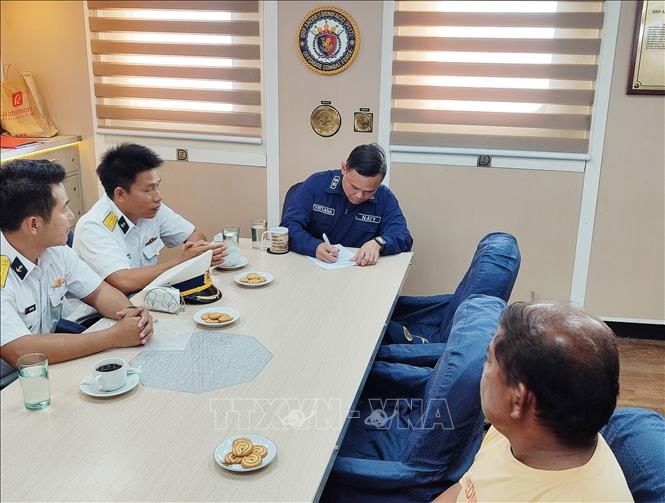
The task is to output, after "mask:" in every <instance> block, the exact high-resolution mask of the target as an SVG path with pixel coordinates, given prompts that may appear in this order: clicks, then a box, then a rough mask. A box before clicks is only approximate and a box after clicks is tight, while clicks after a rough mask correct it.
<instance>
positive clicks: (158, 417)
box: [0, 239, 412, 501]
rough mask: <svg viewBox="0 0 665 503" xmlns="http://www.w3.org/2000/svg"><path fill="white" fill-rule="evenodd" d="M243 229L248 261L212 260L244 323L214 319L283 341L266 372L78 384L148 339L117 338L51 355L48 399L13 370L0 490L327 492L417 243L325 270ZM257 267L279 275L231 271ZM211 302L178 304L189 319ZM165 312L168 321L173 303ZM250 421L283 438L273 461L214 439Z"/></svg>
mask: <svg viewBox="0 0 665 503" xmlns="http://www.w3.org/2000/svg"><path fill="white" fill-rule="evenodd" d="M241 241H242V242H241V248H242V249H243V255H244V256H246V257H247V258H248V259H249V264H248V265H247V266H245V267H244V268H242V269H238V270H235V271H218V270H213V273H212V275H213V279H214V282H215V284H216V285H217V287H218V288H220V289H221V290H222V293H223V298H222V299H221V300H220V301H219V302H217V303H216V304H210V305H209V306H214V305H220V306H231V307H234V308H236V309H238V310H239V311H240V313H241V316H240V319H239V320H238V322H237V323H235V324H232V325H230V326H228V327H225V328H219V329H216V330H219V331H222V332H225V333H232V334H239V335H251V336H254V337H255V338H256V339H257V340H258V341H260V342H261V344H263V346H265V348H266V349H267V350H268V351H270V352H271V353H272V355H273V356H272V359H271V360H270V361H269V362H268V364H267V365H266V366H265V367H264V368H263V370H262V371H261V372H260V373H259V374H258V376H257V377H256V378H255V379H254V380H252V381H250V382H246V383H242V384H239V385H235V386H231V387H226V388H221V389H216V390H213V391H209V392H206V393H201V394H190V393H183V392H177V391H172V390H167V389H158V388H149V387H145V386H143V385H142V384H139V385H138V386H137V387H136V388H134V389H133V390H132V391H130V392H128V393H125V394H123V395H119V396H116V397H112V398H92V397H89V396H87V395H85V394H84V393H83V392H81V391H80V390H79V383H80V382H81V380H82V379H83V378H84V377H85V376H86V375H88V374H89V373H90V367H91V365H92V364H93V363H94V362H95V361H96V360H98V359H100V358H103V357H106V356H109V355H113V356H119V357H122V358H125V359H127V360H129V359H131V358H133V357H134V356H136V355H137V354H138V353H139V352H140V351H141V350H142V348H127V349H117V350H112V351H106V352H104V353H98V354H96V355H91V356H89V357H85V358H81V359H78V360H74V361H70V362H64V363H59V364H55V365H51V366H50V370H49V375H50V384H51V405H50V406H49V407H47V408H46V409H44V410H42V411H37V412H31V411H27V410H26V409H25V408H24V407H23V400H22V394H21V389H20V385H19V382H18V381H16V382H14V383H13V384H11V385H10V386H8V387H6V388H5V389H4V390H3V391H2V395H1V397H2V400H1V401H0V405H1V411H2V416H1V419H2V442H1V463H0V464H1V477H0V479H1V489H0V494H1V499H2V501H25V500H30V501H54V500H56V501H73V500H77V501H313V500H316V499H317V498H318V496H319V495H320V491H321V489H322V487H323V485H324V484H325V480H326V478H327V475H328V473H329V470H330V467H331V466H332V463H333V461H334V458H335V454H336V449H337V447H338V444H339V442H340V441H341V438H342V436H343V432H344V428H345V425H346V420H347V417H348V413H349V411H350V410H352V408H353V406H354V404H355V401H356V399H357V395H358V393H359V390H360V389H361V387H362V384H363V383H364V380H365V377H366V373H367V371H368V368H369V366H370V364H371V361H372V359H373V356H374V354H375V352H376V349H377V348H378V344H379V342H380V338H381V335H382V333H383V330H384V326H385V324H386V323H387V319H388V318H389V317H390V314H391V312H392V308H393V306H394V302H395V300H396V298H397V295H398V293H399V290H400V288H401V286H402V284H403V282H404V279H405V277H406V273H407V271H408V268H409V265H410V263H411V260H412V254H411V253H403V254H400V255H395V256H391V257H382V258H381V259H380V260H379V263H378V264H377V265H375V266H372V267H364V268H361V267H352V268H347V269H339V270H330V271H327V270H323V269H321V268H319V267H317V266H315V265H314V264H312V263H311V262H310V261H309V260H308V259H306V258H305V257H303V256H300V255H297V254H295V253H293V252H289V253H287V254H285V255H270V254H268V253H267V252H265V251H260V250H253V249H251V246H250V242H249V240H246V239H243V240H241ZM250 270H260V271H267V272H270V273H271V274H273V276H274V278H275V279H274V281H273V283H271V284H269V285H266V286H264V287H262V288H244V287H240V286H238V285H236V284H235V283H234V282H233V277H234V276H235V274H237V273H238V272H247V271H250ZM201 307H205V306H188V307H187V310H186V312H185V313H181V314H179V315H177V316H178V318H179V319H182V318H183V317H186V318H189V319H191V315H192V314H193V313H194V312H196V311H197V310H198V309H200V308H201ZM154 314H155V318H157V319H159V321H158V324H157V325H159V324H162V323H168V320H169V319H173V317H174V316H176V315H169V314H161V313H154ZM195 326H196V324H195V323H194V321H193V320H192V324H191V328H192V330H194V329H195ZM291 410H296V411H297V412H296V413H297V414H300V416H293V415H292V416H291V418H293V417H296V418H298V417H300V418H301V419H305V418H306V421H303V422H302V423H301V424H300V425H298V421H296V422H295V423H293V422H291V423H290V424H289V425H288V426H285V425H284V422H283V420H284V418H286V416H287V415H288V414H289V411H291ZM298 411H299V412H298ZM301 413H302V414H301ZM292 414H293V413H292ZM243 433H244V434H257V435H262V436H264V437H268V438H270V439H271V440H272V441H273V442H275V444H276V445H277V457H276V458H275V460H274V462H273V463H272V464H270V465H269V466H267V467H265V468H263V469H261V470H258V471H255V472H251V473H231V472H229V471H227V470H224V469H223V468H221V467H219V466H218V465H217V464H216V463H215V461H214V460H213V450H214V449H215V447H216V446H217V445H218V444H219V443H220V442H222V441H223V440H224V439H226V438H228V437H229V436H232V435H236V434H243Z"/></svg>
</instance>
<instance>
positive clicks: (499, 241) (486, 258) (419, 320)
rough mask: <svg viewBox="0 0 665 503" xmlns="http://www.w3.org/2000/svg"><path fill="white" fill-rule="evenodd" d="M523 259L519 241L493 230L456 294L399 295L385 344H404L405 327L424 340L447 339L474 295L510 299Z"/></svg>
mask: <svg viewBox="0 0 665 503" xmlns="http://www.w3.org/2000/svg"><path fill="white" fill-rule="evenodd" d="M520 262H521V255H520V249H519V246H518V245H517V240H516V239H515V237H514V236H512V235H511V234H507V233H505V232H493V233H490V234H488V235H487V236H485V237H484V238H483V239H481V240H480V243H478V248H477V249H476V253H475V254H474V256H473V259H472V260H471V265H470V266H469V269H468V270H467V272H466V274H465V275H464V278H462V281H461V282H460V284H459V285H458V286H457V289H456V290H455V293H452V294H444V295H432V296H424V297H404V296H403V297H400V298H399V299H398V300H397V304H396V306H395V311H394V312H393V316H392V318H391V321H390V322H389V324H388V327H387V329H386V334H385V336H384V339H383V343H384V344H405V343H407V342H408V341H407V340H406V339H405V336H404V329H403V327H406V328H407V329H408V330H409V332H411V333H412V334H413V335H415V337H413V344H419V343H422V342H425V341H423V339H422V338H424V339H426V341H428V342H433V343H442V342H446V341H447V340H448V335H449V334H450V327H451V325H452V321H453V316H454V315H455V311H456V310H457V307H458V306H459V305H460V304H461V303H462V302H464V300H465V299H467V298H468V297H470V296H471V295H476V294H483V295H489V296H492V297H498V298H500V299H502V300H503V301H505V302H508V299H509V297H510V294H511V292H512V291H513V286H514V285H515V280H516V279H517V273H518V272H519V268H520Z"/></svg>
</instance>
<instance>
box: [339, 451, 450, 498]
mask: <svg viewBox="0 0 665 503" xmlns="http://www.w3.org/2000/svg"><path fill="white" fill-rule="evenodd" d="M441 472H442V470H441V468H438V469H437V468H428V467H426V466H414V465H407V464H405V463H402V462H401V461H382V460H376V459H359V458H349V457H345V456H338V457H337V459H335V464H334V465H333V468H332V475H333V476H334V478H335V482H339V483H342V484H346V485H349V486H356V487H361V488H363V489H377V490H379V489H386V488H391V489H394V488H397V487H415V486H423V485H427V484H428V483H429V484H431V483H432V482H440V480H439V479H440V478H441Z"/></svg>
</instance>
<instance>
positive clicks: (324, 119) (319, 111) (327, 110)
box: [309, 105, 342, 137]
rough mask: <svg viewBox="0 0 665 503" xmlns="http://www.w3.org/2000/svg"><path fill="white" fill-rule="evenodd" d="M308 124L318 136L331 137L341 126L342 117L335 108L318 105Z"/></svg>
mask: <svg viewBox="0 0 665 503" xmlns="http://www.w3.org/2000/svg"><path fill="white" fill-rule="evenodd" d="M309 122H310V124H311V125H312V129H313V130H314V132H315V133H316V134H318V135H319V136H324V137H325V136H333V135H334V134H335V133H337V131H339V128H340V126H341V125H342V116H341V115H339V112H338V111H337V109H336V108H335V107H332V106H330V105H319V106H318V107H316V108H315V109H314V111H313V112H312V115H311V116H310V118H309Z"/></svg>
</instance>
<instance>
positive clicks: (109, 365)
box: [97, 363, 122, 372]
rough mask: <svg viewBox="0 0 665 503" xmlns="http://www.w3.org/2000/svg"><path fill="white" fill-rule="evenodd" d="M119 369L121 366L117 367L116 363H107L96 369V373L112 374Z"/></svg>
mask: <svg viewBox="0 0 665 503" xmlns="http://www.w3.org/2000/svg"><path fill="white" fill-rule="evenodd" d="M119 368H122V365H118V364H117V363H107V364H106V365H102V366H101V367H97V372H113V371H114V370H118V369H119Z"/></svg>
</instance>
